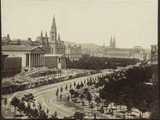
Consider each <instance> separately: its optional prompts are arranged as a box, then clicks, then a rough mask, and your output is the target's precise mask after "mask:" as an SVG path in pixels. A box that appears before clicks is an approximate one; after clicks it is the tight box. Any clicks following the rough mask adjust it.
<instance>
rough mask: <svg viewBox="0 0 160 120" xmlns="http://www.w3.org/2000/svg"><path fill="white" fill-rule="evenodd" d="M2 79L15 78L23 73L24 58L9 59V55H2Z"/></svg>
mask: <svg viewBox="0 0 160 120" xmlns="http://www.w3.org/2000/svg"><path fill="white" fill-rule="evenodd" d="M2 56H5V57H3V62H2V78H8V77H13V76H15V75H16V74H18V73H20V72H21V69H22V58H21V57H8V55H7V56H6V55H2Z"/></svg>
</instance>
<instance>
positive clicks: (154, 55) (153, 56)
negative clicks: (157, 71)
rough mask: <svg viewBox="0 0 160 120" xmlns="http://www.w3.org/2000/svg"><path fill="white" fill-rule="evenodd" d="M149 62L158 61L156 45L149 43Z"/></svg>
mask: <svg viewBox="0 0 160 120" xmlns="http://www.w3.org/2000/svg"><path fill="white" fill-rule="evenodd" d="M151 63H158V45H151Z"/></svg>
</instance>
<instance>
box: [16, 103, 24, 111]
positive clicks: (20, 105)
mask: <svg viewBox="0 0 160 120" xmlns="http://www.w3.org/2000/svg"><path fill="white" fill-rule="evenodd" d="M17 107H18V109H19V110H20V112H22V111H24V110H25V107H26V106H25V104H24V102H23V101H20V103H19V105H18V106H17Z"/></svg>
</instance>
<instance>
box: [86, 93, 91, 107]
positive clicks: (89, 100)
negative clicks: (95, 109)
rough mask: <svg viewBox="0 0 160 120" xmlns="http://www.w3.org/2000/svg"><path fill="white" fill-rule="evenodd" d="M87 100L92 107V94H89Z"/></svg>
mask: <svg viewBox="0 0 160 120" xmlns="http://www.w3.org/2000/svg"><path fill="white" fill-rule="evenodd" d="M87 100H88V102H89V106H90V102H91V101H92V95H91V93H90V92H88V93H87Z"/></svg>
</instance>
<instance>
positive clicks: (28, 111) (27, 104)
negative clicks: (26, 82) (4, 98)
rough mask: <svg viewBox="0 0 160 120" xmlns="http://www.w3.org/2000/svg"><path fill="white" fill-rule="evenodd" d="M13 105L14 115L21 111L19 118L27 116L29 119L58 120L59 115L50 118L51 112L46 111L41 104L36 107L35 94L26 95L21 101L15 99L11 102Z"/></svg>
mask: <svg viewBox="0 0 160 120" xmlns="http://www.w3.org/2000/svg"><path fill="white" fill-rule="evenodd" d="M11 105H13V106H14V108H15V109H14V115H15V116H17V115H16V111H19V113H20V115H18V116H19V117H23V116H27V117H28V118H29V119H49V118H51V119H58V118H57V113H56V112H55V114H54V115H52V116H51V117H49V116H48V114H49V110H48V109H47V110H46V111H45V110H44V109H42V106H41V104H39V105H38V106H36V104H35V98H34V96H33V94H31V93H30V94H28V95H24V96H23V97H22V98H21V99H19V98H17V97H13V99H12V101H11Z"/></svg>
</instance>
